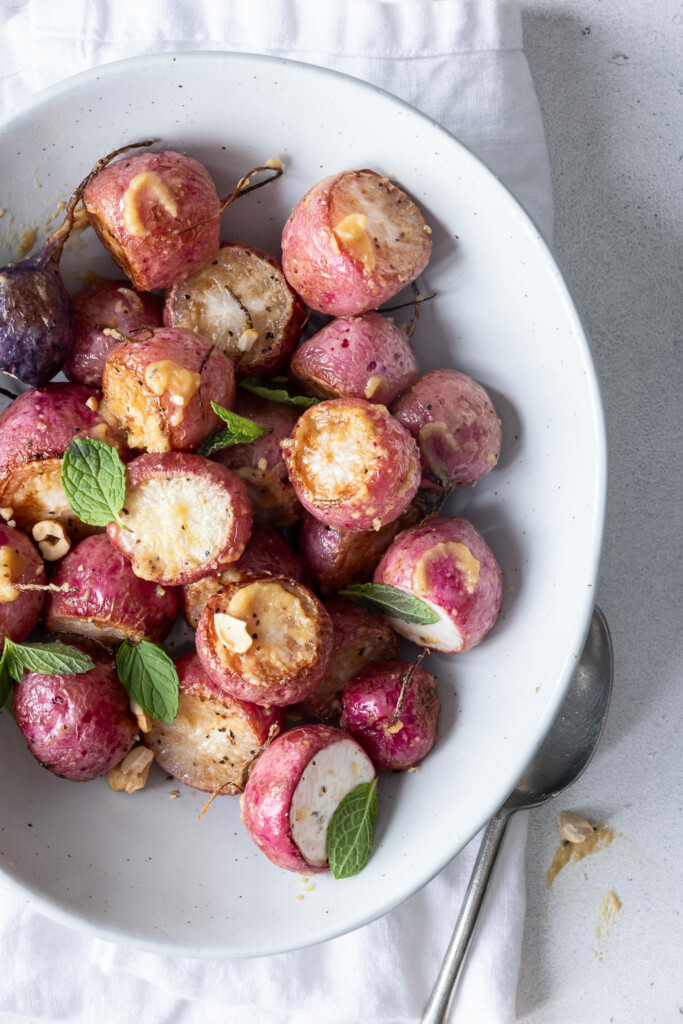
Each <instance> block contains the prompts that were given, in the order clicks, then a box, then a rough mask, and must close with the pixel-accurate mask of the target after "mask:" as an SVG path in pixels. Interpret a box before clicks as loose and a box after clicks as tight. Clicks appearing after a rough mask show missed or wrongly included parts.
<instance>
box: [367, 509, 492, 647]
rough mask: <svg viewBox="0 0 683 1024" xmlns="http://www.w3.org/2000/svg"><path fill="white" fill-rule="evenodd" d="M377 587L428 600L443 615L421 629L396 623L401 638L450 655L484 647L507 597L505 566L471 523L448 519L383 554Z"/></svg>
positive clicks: (407, 534)
mask: <svg viewBox="0 0 683 1024" xmlns="http://www.w3.org/2000/svg"><path fill="white" fill-rule="evenodd" d="M373 582H374V583H388V584H390V585H391V586H394V587H398V588H399V589H400V590H403V591H405V592H406V593H408V594H413V595H414V596H415V597H418V598H420V599H421V600H423V601H425V602H426V603H427V604H428V605H429V606H430V607H431V608H432V610H433V611H434V612H436V613H437V614H438V616H439V621H438V622H436V623H434V624H433V625H427V626H420V625H414V624H412V623H407V622H403V621H402V620H400V619H395V618H390V619H389V621H390V623H391V625H392V627H393V628H394V629H395V630H396V632H397V633H400V634H401V635H402V636H404V637H406V638H407V639H408V640H412V641H413V642H414V643H416V644H418V645H419V646H420V647H428V648H429V649H430V650H432V651H442V652H443V653H446V654H454V653H458V652H460V653H462V652H464V651H468V650H469V649H470V648H471V647H474V646H475V644H478V643H479V642H480V641H481V640H483V638H484V637H485V636H486V634H487V633H488V631H489V630H490V629H491V627H492V626H493V624H494V622H495V621H496V618H497V617H498V611H499V609H500V602H501V598H502V593H503V580H502V573H501V570H500V566H499V565H498V562H497V561H496V557H495V555H494V554H493V552H492V551H491V548H490V547H489V546H488V544H487V543H486V541H485V540H484V538H483V537H482V535H481V534H480V533H479V531H478V530H477V529H476V528H475V527H474V526H473V525H472V524H471V523H469V522H467V520H465V519H460V518H457V517H452V516H444V517H441V518H439V519H435V520H433V521H432V522H431V523H429V524H428V525H427V526H422V527H416V528H414V529H411V530H406V531H405V532H404V533H402V534H401V535H400V536H399V537H397V539H396V540H395V541H394V543H393V544H392V545H391V547H390V548H389V549H388V550H387V551H386V552H385V554H384V555H383V557H382V559H381V561H380V563H379V565H378V566H377V568H376V569H375V573H374V576H373Z"/></svg>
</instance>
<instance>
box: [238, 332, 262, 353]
mask: <svg viewBox="0 0 683 1024" xmlns="http://www.w3.org/2000/svg"><path fill="white" fill-rule="evenodd" d="M257 339H258V331H255V330H254V329H253V328H251V327H250V328H249V330H247V331H245V332H244V334H241V335H240V339H239V341H238V342H237V347H238V349H239V350H240V352H251V350H252V348H253V347H254V344H255V343H256V341H257Z"/></svg>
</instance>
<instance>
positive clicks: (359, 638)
mask: <svg viewBox="0 0 683 1024" xmlns="http://www.w3.org/2000/svg"><path fill="white" fill-rule="evenodd" d="M325 607H326V609H327V611H328V614H329V616H330V618H331V619H332V629H333V631H334V634H333V645H334V656H333V658H332V661H331V662H330V667H329V668H328V670H327V672H326V673H325V675H324V677H323V678H322V679H321V681H320V682H319V683H318V685H317V686H316V688H315V690H314V691H313V693H312V694H310V696H308V697H306V698H305V700H302V701H300V702H299V705H298V707H299V708H300V710H301V711H303V712H304V713H305V714H307V715H312V716H313V717H314V718H321V719H323V721H328V720H330V719H333V718H337V717H338V715H339V710H340V707H341V695H342V692H343V691H344V687H345V686H346V684H347V683H348V681H349V680H350V679H352V678H353V676H355V675H356V674H357V673H358V672H360V670H361V669H362V668H365V666H366V665H370V664H372V662H374V661H384V660H386V659H387V658H396V657H397V656H398V641H397V640H396V635H395V633H394V631H393V629H392V628H391V626H390V625H389V623H388V622H387V621H386V619H385V618H384V617H383V616H381V615H368V614H367V612H365V611H363V610H362V609H360V608H357V607H356V605H354V604H351V602H350V601H347V600H346V599H345V598H343V597H339V598H337V600H336V601H328V602H327V603H326V605H325Z"/></svg>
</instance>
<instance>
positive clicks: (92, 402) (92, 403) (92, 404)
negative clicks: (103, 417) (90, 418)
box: [85, 395, 100, 412]
mask: <svg viewBox="0 0 683 1024" xmlns="http://www.w3.org/2000/svg"><path fill="white" fill-rule="evenodd" d="M85 404H86V405H87V407H88V408H89V409H90V410H91V411H92V412H97V410H98V409H99V407H100V403H99V401H98V400H97V399H96V398H95V396H94V395H91V396H90V398H89V399H88V401H87V402H86V403H85Z"/></svg>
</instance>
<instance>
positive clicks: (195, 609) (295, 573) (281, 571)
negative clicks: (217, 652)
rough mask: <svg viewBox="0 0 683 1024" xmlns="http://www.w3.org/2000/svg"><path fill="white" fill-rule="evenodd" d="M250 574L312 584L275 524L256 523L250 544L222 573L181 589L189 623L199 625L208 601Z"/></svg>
mask: <svg viewBox="0 0 683 1024" xmlns="http://www.w3.org/2000/svg"><path fill="white" fill-rule="evenodd" d="M247 576H288V577H289V578H290V579H293V580H297V581H298V582H299V583H303V584H304V586H306V587H310V576H309V573H308V570H307V569H306V568H305V566H304V564H303V562H302V561H301V559H300V558H299V556H298V555H297V554H296V552H295V551H293V550H292V548H290V546H289V544H287V542H286V541H285V540H284V539H283V538H282V537H281V536H280V534H279V533H278V532H277V530H274V529H273V528H272V526H264V525H262V524H261V523H254V526H253V529H252V531H251V537H250V539H249V543H248V544H247V546H246V548H245V551H244V554H243V555H242V556H241V558H238V560H237V561H236V562H233V564H232V565H230V566H228V567H227V568H226V569H221V571H220V572H217V573H212V574H211V575H210V576H205V577H204V579H201V580H198V581H197V582H196V583H189V584H188V585H187V586H186V587H180V588H179V591H178V594H179V598H180V607H181V608H182V611H183V615H184V616H185V618H186V619H187V621H188V623H189V624H190V626H192V628H193V629H196V628H197V625H198V623H199V619H200V617H201V614H202V612H203V611H204V608H205V607H206V602H207V601H208V600H209V598H210V597H213V595H214V594H217V593H218V591H219V590H220V589H221V587H223V586H226V584H228V583H236V582H237V581H238V580H242V579H244V578H245V577H247Z"/></svg>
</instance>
